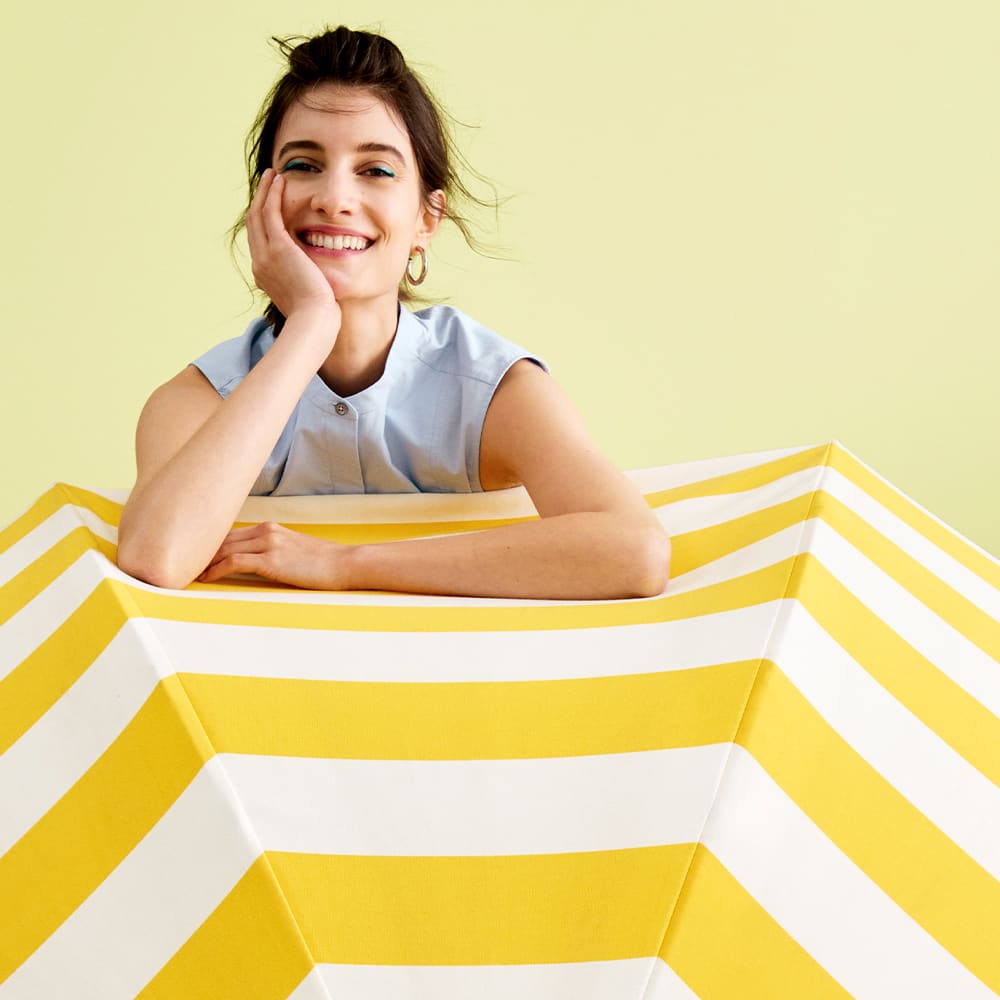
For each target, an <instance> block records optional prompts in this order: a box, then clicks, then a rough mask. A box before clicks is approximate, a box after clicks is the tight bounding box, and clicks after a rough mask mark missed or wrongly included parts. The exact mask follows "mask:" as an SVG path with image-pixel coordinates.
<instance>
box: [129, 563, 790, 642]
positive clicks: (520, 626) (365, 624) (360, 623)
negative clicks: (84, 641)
mask: <svg viewBox="0 0 1000 1000" xmlns="http://www.w3.org/2000/svg"><path fill="white" fill-rule="evenodd" d="M792 564H793V560H792V559H785V560H782V561H781V562H778V563H775V564H774V565H773V566H768V567H765V568H764V569H761V570H757V571H755V572H753V573H748V574H746V575H745V576H740V577H736V578H734V579H731V580H724V581H722V582H721V583H717V584H712V585H710V586H707V587H702V588H700V589H698V590H695V591H689V592H686V593H681V594H670V593H667V594H666V595H665V596H664V597H657V598H652V599H649V600H637V601H607V602H603V603H601V602H594V603H588V602H583V601H581V602H578V603H575V604H553V605H550V604H542V603H538V604H514V603H510V604H499V605H485V604H479V603H469V604H463V605H451V606H447V605H437V604H435V605H416V604H399V605H355V604H350V605H344V604H341V605H336V604H333V605H328V604H323V605H320V604H312V603H306V602H305V601H303V600H302V599H301V598H300V599H299V600H298V601H294V602H293V601H289V602H287V603H285V602H281V601H245V600H239V599H238V598H237V597H235V596H229V597H225V598H223V599H220V600H206V599H204V598H192V597H186V596H182V595H177V594H171V593H167V592H163V591H156V592H154V591H147V590H139V589H138V588H133V587H127V586H125V585H123V584H118V583H114V584H113V585H114V586H115V587H119V588H121V589H122V590H123V591H125V592H127V593H128V595H129V597H130V598H131V600H133V601H134V602H135V605H136V607H137V608H138V609H139V613H140V614H142V615H143V616H145V617H148V618H162V619H166V620H168V621H184V622H192V623H198V624H218V625H257V626H262V627H268V628H306V629H324V630H330V631H333V630H337V631H345V632H492V631H503V632H531V631H536V630H555V629H585V628H608V627H611V626H615V625H649V624H652V623H655V622H670V621H681V620H685V619H690V618H699V617H701V616H702V615H710V614H718V613H721V612H723V611H731V610H733V609H736V608H748V607H751V606H753V605H757V604H766V603H767V602H769V601H773V600H776V599H778V598H780V597H782V596H783V595H784V593H785V589H786V587H787V585H788V579H789V574H790V572H791V567H792ZM226 589H227V591H228V593H229V594H231V595H232V594H236V593H238V591H236V590H234V589H233V588H232V587H228V588H226Z"/></svg>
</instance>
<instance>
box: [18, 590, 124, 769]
mask: <svg viewBox="0 0 1000 1000" xmlns="http://www.w3.org/2000/svg"><path fill="white" fill-rule="evenodd" d="M127 620H128V614H127V612H126V610H125V608H123V607H122V603H121V600H120V599H119V595H118V594H117V593H116V592H115V591H114V590H113V589H112V588H111V586H109V585H108V583H107V582H106V581H105V582H104V583H100V584H98V586H97V587H95V588H94V590H93V591H92V592H91V594H90V596H89V597H87V598H86V599H85V600H84V601H83V602H82V603H81V604H80V606H79V607H78V608H77V609H76V610H75V611H74V612H73V613H72V614H71V615H70V616H69V617H68V618H67V619H66V620H65V621H64V622H63V623H62V624H61V625H60V626H59V627H58V628H56V629H55V630H54V631H53V632H52V634H51V635H49V637H48V638H47V639H45V640H44V641H43V642H42V643H40V644H39V645H38V646H36V647H35V648H34V649H33V650H32V652H31V653H30V654H29V655H28V656H27V657H25V659H24V660H22V661H21V663H20V664H18V666H16V667H15V668H14V669H13V670H12V671H11V672H10V673H9V674H8V675H7V676H6V677H5V678H3V680H0V753H3V752H4V751H5V750H7V749H8V748H9V747H10V746H11V745H12V744H13V743H14V741H15V740H17V739H19V738H20V737H21V736H22V735H23V734H24V733H25V732H27V731H28V729H30V728H31V726H33V725H34V724H35V723H36V722H37V721H38V720H39V719H40V718H41V717H42V715H44V714H45V713H46V712H47V711H48V710H49V709H50V708H51V707H52V706H53V705H54V704H55V703H56V702H57V701H58V700H59V699H60V698H61V697H62V696H63V695H64V694H65V693H66V691H68V690H69V688H70V687H71V685H73V684H74V683H75V682H76V681H77V680H78V679H79V678H80V676H81V675H82V674H83V673H84V671H85V670H86V669H87V668H88V667H89V666H90V665H91V664H92V663H93V662H94V660H96V659H97V657H98V656H99V655H100V654H101V653H102V652H103V651H104V649H105V648H106V647H107V645H108V643H109V642H110V641H111V640H112V639H113V638H114V636H115V635H116V634H117V633H118V630H119V629H120V628H121V627H122V626H123V625H124V624H125V622H126V621H127Z"/></svg>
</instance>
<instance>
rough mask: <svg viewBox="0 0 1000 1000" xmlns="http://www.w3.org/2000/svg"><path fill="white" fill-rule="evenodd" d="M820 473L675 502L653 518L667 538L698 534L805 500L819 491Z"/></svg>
mask: <svg viewBox="0 0 1000 1000" xmlns="http://www.w3.org/2000/svg"><path fill="white" fill-rule="evenodd" d="M822 473H823V466H820V467H819V468H814V469H802V470H801V471H800V472H793V473H791V474H790V475H787V476H783V477H782V478H781V479H776V480H774V482H770V483H765V484H764V485H763V486H757V487H755V488H754V489H752V490H746V491H744V492H741V493H723V494H719V495H717V496H705V497H690V498H689V499H687V500H677V501H675V502H674V503H671V504H665V505H664V506H662V507H659V508H658V509H657V512H656V513H657V517H659V519H660V523H661V524H662V525H663V526H664V527H665V528H666V529H667V531H668V532H669V533H670V534H671V535H683V534H687V533H688V532H691V531H701V530H703V529H705V528H711V527H714V526H715V525H718V524H725V523H727V522H729V521H734V520H736V519H737V518H740V517H745V516H747V515H748V514H756V513H758V512H759V511H762V510H765V509H766V508H768V507H774V506H776V505H778V504H782V503H786V502H787V501H789V500H795V499H797V498H798V497H802V496H807V495H808V494H810V493H813V492H815V491H816V490H817V489H818V488H819V484H820V480H821V478H822Z"/></svg>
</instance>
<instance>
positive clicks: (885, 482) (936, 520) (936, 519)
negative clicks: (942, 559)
mask: <svg viewBox="0 0 1000 1000" xmlns="http://www.w3.org/2000/svg"><path fill="white" fill-rule="evenodd" d="M834 443H835V444H836V445H837V446H838V447H839V448H840V450H841V451H843V452H845V453H846V454H848V455H849V456H850V457H851V458H852V459H853V460H854V461H855V462H857V463H858V465H860V466H861V467H862V468H863V469H865V470H866V471H867V472H869V473H871V475H872V476H874V477H875V479H877V480H878V481H879V482H880V483H882V484H883V485H885V486H887V487H888V488H889V489H890V490H891V491H892V492H893V493H896V494H898V495H899V496H900V497H902V498H903V499H904V500H906V501H907V502H908V503H910V504H912V506H914V507H915V508H916V509H917V510H918V511H920V513H921V514H923V515H924V516H925V517H927V518H929V519H930V520H931V521H933V522H934V523H935V524H936V525H938V526H939V527H941V528H944V529H945V531H946V532H947V533H948V534H949V535H951V536H952V537H953V538H954V539H955V540H956V541H958V542H961V543H962V544H964V545H968V546H969V548H971V549H974V550H975V551H976V552H978V553H979V554H980V555H983V556H986V558H987V559H989V560H990V561H992V562H997V561H998V560H997V557H996V556H995V555H994V554H993V553H992V552H987V551H986V549H984V548H983V547H982V546H981V545H977V544H976V543H975V542H974V541H972V540H971V539H970V538H966V537H965V535H963V534H962V533H961V532H960V531H956V530H955V529H954V528H953V527H952V526H951V525H950V524H947V523H946V522H945V521H942V520H941V518H940V517H938V516H937V514H935V513H934V512H933V511H930V510H928V509H927V508H926V507H924V506H922V505H921V504H919V503H917V502H916V500H914V499H913V498H912V497H909V496H907V495H906V494H905V493H904V492H903V491H902V490H900V489H899V488H898V487H897V486H895V485H894V484H893V483H890V482H889V480H888V479H886V478H885V476H883V475H880V474H879V473H878V472H876V471H875V470H874V469H873V468H872V467H871V466H870V465H866V464H865V463H864V462H862V461H861V459H860V458H858V456H857V455H855V454H853V453H852V452H850V451H848V449H847V448H845V447H844V446H843V445H842V444H840V443H839V442H834ZM830 471H831V472H833V471H834V470H833V469H832V468H831V469H830Z"/></svg>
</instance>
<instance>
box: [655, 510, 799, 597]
mask: <svg viewBox="0 0 1000 1000" xmlns="http://www.w3.org/2000/svg"><path fill="white" fill-rule="evenodd" d="M808 523H809V522H808V521H805V522H802V521H800V522H798V523H796V524H793V525H790V526H789V527H787V528H783V529H782V530H781V531H776V532H775V533H774V534H773V535H768V536H767V537H766V538H762V539H761V540H760V541H759V542H752V543H751V544H749V545H744V546H743V547H742V548H739V549H737V550H736V551H735V552H730V553H728V554H727V555H724V556H720V557H719V558H718V559H714V560H712V562H710V563H705V565H704V566H699V567H697V569H692V570H689V571H688V572H687V573H682V574H680V575H678V576H676V577H674V578H673V579H672V580H671V581H670V583H669V584H668V585H667V593H668V594H684V593H688V592H690V591H694V590H701V589H703V588H704V587H711V586H713V585H714V584H717V583H725V582H726V581H728V580H735V579H736V578H737V577H740V576H745V575H746V574H748V573H755V572H757V570H761V569H767V568H768V567H769V566H773V565H775V563H779V562H781V561H782V560H783V559H790V558H792V557H793V556H797V555H800V554H801V553H803V552H807V551H808V550H809V546H808V544H807V541H806V539H805V538H804V537H803V536H804V534H805V525H806V524H808Z"/></svg>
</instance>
